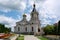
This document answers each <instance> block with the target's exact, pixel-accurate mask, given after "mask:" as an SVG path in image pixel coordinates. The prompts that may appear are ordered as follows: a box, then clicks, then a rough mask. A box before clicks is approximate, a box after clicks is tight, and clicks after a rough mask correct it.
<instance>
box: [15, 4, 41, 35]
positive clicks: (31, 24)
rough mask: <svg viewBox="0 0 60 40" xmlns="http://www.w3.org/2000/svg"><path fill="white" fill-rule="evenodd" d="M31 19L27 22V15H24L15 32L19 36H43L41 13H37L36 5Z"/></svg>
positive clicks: (17, 23)
mask: <svg viewBox="0 0 60 40" xmlns="http://www.w3.org/2000/svg"><path fill="white" fill-rule="evenodd" d="M30 15H31V19H30V20H29V21H27V19H26V17H27V16H26V15H25V14H23V19H22V20H21V21H19V22H16V26H15V27H14V32H15V33H18V34H41V33H42V30H41V27H40V26H41V25H40V20H39V13H38V12H37V11H36V8H35V4H33V9H32V12H31V13H30Z"/></svg>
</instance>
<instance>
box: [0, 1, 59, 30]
mask: <svg viewBox="0 0 60 40" xmlns="http://www.w3.org/2000/svg"><path fill="white" fill-rule="evenodd" d="M34 2H35V4H36V10H37V11H38V12H39V19H40V20H41V25H42V26H44V25H47V24H54V23H56V22H58V21H59V19H60V0H0V23H3V24H5V26H7V27H11V28H12V30H13V28H14V26H15V25H16V22H17V21H20V20H22V15H23V14H24V13H25V14H26V15H27V20H30V13H31V11H32V9H33V4H34Z"/></svg>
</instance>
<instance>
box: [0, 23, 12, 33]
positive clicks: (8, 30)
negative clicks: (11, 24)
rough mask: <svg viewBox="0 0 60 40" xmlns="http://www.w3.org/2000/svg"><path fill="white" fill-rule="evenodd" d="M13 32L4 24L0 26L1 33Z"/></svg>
mask: <svg viewBox="0 0 60 40" xmlns="http://www.w3.org/2000/svg"><path fill="white" fill-rule="evenodd" d="M9 32H11V28H7V27H5V25H4V24H0V33H9Z"/></svg>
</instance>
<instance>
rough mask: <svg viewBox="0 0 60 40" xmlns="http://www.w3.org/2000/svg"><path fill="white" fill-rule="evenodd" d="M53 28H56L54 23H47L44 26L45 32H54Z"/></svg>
mask: <svg viewBox="0 0 60 40" xmlns="http://www.w3.org/2000/svg"><path fill="white" fill-rule="evenodd" d="M53 29H54V26H53V25H47V26H46V27H44V29H43V30H44V32H45V34H53Z"/></svg>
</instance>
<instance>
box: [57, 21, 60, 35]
mask: <svg viewBox="0 0 60 40" xmlns="http://www.w3.org/2000/svg"><path fill="white" fill-rule="evenodd" d="M57 32H58V34H59V35H60V21H59V22H58V26H57Z"/></svg>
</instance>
